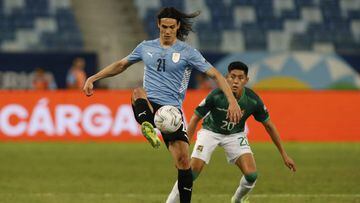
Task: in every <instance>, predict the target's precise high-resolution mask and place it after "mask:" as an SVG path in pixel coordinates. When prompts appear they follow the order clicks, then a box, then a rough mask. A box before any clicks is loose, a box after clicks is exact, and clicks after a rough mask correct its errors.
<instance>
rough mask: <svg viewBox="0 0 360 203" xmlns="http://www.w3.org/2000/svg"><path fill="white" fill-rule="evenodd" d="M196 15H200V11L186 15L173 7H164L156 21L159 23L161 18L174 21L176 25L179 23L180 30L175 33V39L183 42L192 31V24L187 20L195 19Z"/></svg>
mask: <svg viewBox="0 0 360 203" xmlns="http://www.w3.org/2000/svg"><path fill="white" fill-rule="evenodd" d="M198 15H200V11H196V12H194V13H190V14H186V13H182V12H180V11H179V10H177V9H176V8H174V7H165V8H163V9H161V10H160V11H159V13H158V14H157V20H158V22H160V19H161V18H172V19H175V20H176V21H177V23H179V22H180V28H179V30H178V32H177V33H176V37H177V38H178V39H179V40H181V41H185V39H186V37H187V36H188V35H189V32H190V31H193V29H192V22H191V21H190V20H189V19H190V18H195V17H196V16H198Z"/></svg>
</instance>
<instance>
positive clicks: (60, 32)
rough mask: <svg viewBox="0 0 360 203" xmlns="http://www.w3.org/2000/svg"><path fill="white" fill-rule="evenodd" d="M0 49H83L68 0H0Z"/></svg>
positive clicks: (80, 36)
mask: <svg viewBox="0 0 360 203" xmlns="http://www.w3.org/2000/svg"><path fill="white" fill-rule="evenodd" d="M0 19H1V20H0V29H1V32H0V35H1V36H0V45H1V50H2V51H27V50H28V51H42V50H46V51H49V50H56V51H59V50H64V51H66V50H82V49H83V46H84V42H83V38H82V35H81V32H80V30H79V27H78V25H77V23H76V20H75V18H74V14H73V11H72V9H71V8H70V2H69V0H0Z"/></svg>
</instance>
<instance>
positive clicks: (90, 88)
mask: <svg viewBox="0 0 360 203" xmlns="http://www.w3.org/2000/svg"><path fill="white" fill-rule="evenodd" d="M83 91H84V93H85V95H86V96H88V97H90V96H91V95H93V93H94V85H93V81H92V79H91V78H88V79H87V80H86V82H85V85H84V87H83Z"/></svg>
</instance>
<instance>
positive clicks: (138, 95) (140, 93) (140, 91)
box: [131, 87, 154, 112]
mask: <svg viewBox="0 0 360 203" xmlns="http://www.w3.org/2000/svg"><path fill="white" fill-rule="evenodd" d="M137 99H146V101H147V102H148V105H149V107H150V110H151V111H152V112H154V109H153V107H152V106H151V104H150V102H149V100H148V99H147V94H146V91H145V90H144V88H142V87H137V88H135V89H134V90H133V92H132V95H131V103H132V105H135V101H136V100H137Z"/></svg>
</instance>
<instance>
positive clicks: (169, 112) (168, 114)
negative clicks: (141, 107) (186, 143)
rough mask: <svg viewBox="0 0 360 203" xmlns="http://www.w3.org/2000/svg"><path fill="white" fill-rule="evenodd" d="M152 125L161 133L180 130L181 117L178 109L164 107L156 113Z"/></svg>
mask: <svg viewBox="0 0 360 203" xmlns="http://www.w3.org/2000/svg"><path fill="white" fill-rule="evenodd" d="M154 123H155V126H156V128H157V129H159V130H160V131H161V132H163V133H173V132H175V131H177V130H178V129H179V128H180V126H181V124H182V116H181V113H180V111H179V109H178V108H176V107H174V106H169V105H166V106H162V107H161V108H160V109H159V110H157V111H156V113H155V117H154Z"/></svg>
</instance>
